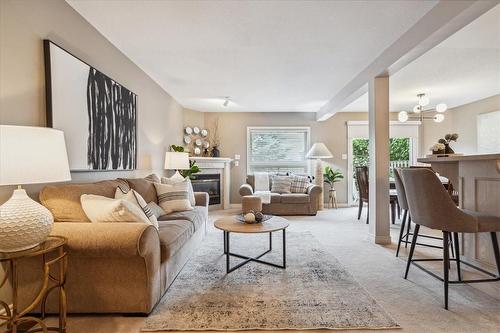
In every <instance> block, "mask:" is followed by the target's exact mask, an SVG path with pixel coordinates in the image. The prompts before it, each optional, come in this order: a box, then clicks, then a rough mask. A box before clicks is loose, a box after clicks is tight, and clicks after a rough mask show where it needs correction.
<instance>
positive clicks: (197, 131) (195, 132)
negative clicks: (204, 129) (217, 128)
mask: <svg viewBox="0 0 500 333" xmlns="http://www.w3.org/2000/svg"><path fill="white" fill-rule="evenodd" d="M193 133H194V134H196V135H198V134H200V128H199V127H198V126H195V127H193Z"/></svg>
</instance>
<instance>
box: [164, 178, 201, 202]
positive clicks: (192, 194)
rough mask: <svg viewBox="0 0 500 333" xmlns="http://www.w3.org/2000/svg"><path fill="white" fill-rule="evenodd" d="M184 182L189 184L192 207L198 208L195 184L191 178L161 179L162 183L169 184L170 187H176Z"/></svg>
mask: <svg viewBox="0 0 500 333" xmlns="http://www.w3.org/2000/svg"><path fill="white" fill-rule="evenodd" d="M182 182H187V183H189V185H188V192H189V202H190V203H191V206H193V207H194V206H196V198H195V197H194V190H193V184H192V183H191V179H190V178H189V177H186V178H182V179H181V178H178V177H170V178H167V177H161V183H162V184H169V185H174V184H178V183H182Z"/></svg>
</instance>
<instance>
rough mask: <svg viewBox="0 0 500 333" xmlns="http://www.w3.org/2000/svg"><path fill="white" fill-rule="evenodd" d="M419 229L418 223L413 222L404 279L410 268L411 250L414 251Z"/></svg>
mask: <svg viewBox="0 0 500 333" xmlns="http://www.w3.org/2000/svg"><path fill="white" fill-rule="evenodd" d="M419 229H420V225H418V224H415V230H413V239H412V240H411V246H410V253H409V254H408V262H407V263H406V272H405V279H406V278H407V277H408V271H409V270H410V265H411V259H412V258H413V251H415V244H416V243H417V237H418V230H419Z"/></svg>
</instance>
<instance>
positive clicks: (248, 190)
mask: <svg viewBox="0 0 500 333" xmlns="http://www.w3.org/2000/svg"><path fill="white" fill-rule="evenodd" d="M240 195H241V196H242V197H244V196H246V195H253V189H252V186H250V185H249V184H243V185H241V186H240Z"/></svg>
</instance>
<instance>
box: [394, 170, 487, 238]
mask: <svg viewBox="0 0 500 333" xmlns="http://www.w3.org/2000/svg"><path fill="white" fill-rule="evenodd" d="M400 174H401V176H402V177H401V178H402V179H403V184H404V188H405V193H406V200H407V202H408V207H409V209H410V215H411V219H412V221H414V222H415V223H417V224H419V225H423V226H426V227H428V228H431V229H437V230H443V231H449V232H477V231H478V223H477V219H476V218H475V217H474V216H472V215H469V214H466V213H464V212H463V211H461V210H460V209H459V208H457V206H455V204H454V203H453V200H452V199H451V197H450V196H449V194H448V192H447V191H446V189H445V188H444V186H443V185H442V183H441V181H440V180H439V178H438V177H437V176H436V174H434V172H432V171H430V170H428V169H424V168H417V169H401V170H400Z"/></svg>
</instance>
